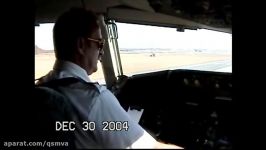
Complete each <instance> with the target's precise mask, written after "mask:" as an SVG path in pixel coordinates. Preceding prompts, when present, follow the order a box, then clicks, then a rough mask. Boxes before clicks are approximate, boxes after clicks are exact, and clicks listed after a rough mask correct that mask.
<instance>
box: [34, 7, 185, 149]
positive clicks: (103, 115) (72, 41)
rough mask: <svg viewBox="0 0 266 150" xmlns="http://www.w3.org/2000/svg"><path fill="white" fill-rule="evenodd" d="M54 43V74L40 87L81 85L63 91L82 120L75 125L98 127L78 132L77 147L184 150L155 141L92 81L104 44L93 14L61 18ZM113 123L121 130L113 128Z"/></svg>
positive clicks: (74, 12)
mask: <svg viewBox="0 0 266 150" xmlns="http://www.w3.org/2000/svg"><path fill="white" fill-rule="evenodd" d="M53 40H54V48H55V57H56V61H55V64H54V67H53V70H52V71H50V72H49V73H48V74H47V75H45V76H43V77H42V78H41V79H40V80H39V81H38V83H37V84H43V83H47V82H49V81H52V80H57V79H63V78H68V77H74V78H77V79H79V80H80V81H82V82H80V83H78V84H71V85H69V86H67V87H64V88H63V89H61V91H62V93H63V94H64V95H65V96H66V97H68V99H69V100H70V103H71V105H72V106H73V107H74V108H75V109H76V110H77V113H78V115H79V116H80V117H79V120H74V121H77V122H78V121H80V122H81V121H90V122H93V123H94V125H95V128H91V129H92V130H88V131H84V130H82V129H76V130H75V134H74V135H75V141H74V143H75V147H77V148H177V149H178V148H181V147H179V146H176V145H172V144H164V143H161V142H158V141H156V140H155V139H154V138H153V137H152V136H151V135H150V134H149V133H147V132H146V131H145V130H144V129H143V128H142V127H141V126H140V125H139V124H138V123H137V122H136V121H134V120H133V119H132V118H131V117H130V116H129V115H128V113H127V112H126V111H125V110H124V109H123V108H122V107H121V105H120V104H119V102H118V100H117V99H116V97H115V96H114V95H113V94H112V93H111V92H110V91H109V90H108V89H107V88H106V87H105V86H101V85H99V84H98V83H94V82H92V81H91V80H90V78H89V75H91V74H93V73H94V72H96V71H97V63H98V60H100V61H101V60H102V56H103V54H104V52H103V47H104V43H105V41H104V39H103V37H102V34H101V29H100V26H99V20H98V17H97V16H96V15H95V14H94V13H93V12H91V11H88V10H85V9H82V8H72V9H70V10H69V11H67V12H65V13H64V14H62V15H61V16H60V17H59V18H58V19H57V21H56V23H55V25H54V28H53ZM77 122H76V123H77ZM111 122H112V123H113V125H121V126H119V128H118V127H117V128H116V127H112V128H111V126H109V125H111V124H110V123H111ZM83 129H84V128H83Z"/></svg>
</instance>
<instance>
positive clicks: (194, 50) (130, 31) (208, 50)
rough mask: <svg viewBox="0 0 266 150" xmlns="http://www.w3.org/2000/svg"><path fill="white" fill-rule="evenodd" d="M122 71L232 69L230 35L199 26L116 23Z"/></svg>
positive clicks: (127, 73)
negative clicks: (190, 28)
mask: <svg viewBox="0 0 266 150" xmlns="http://www.w3.org/2000/svg"><path fill="white" fill-rule="evenodd" d="M117 28H118V45H119V50H120V55H121V62H122V67H123V72H124V74H125V75H132V74H138V73H144V72H153V71H159V70H166V69H191V70H202V71H215V72H229V73H231V72H232V35H231V34H228V33H223V32H217V31H211V30H205V29H199V30H185V32H178V31H177V29H175V28H167V27H156V26H147V25H136V24H126V23H117Z"/></svg>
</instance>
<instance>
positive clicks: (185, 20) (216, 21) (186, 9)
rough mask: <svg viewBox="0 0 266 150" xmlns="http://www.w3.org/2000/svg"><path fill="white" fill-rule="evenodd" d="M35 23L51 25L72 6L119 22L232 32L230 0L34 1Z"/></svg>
mask: <svg viewBox="0 0 266 150" xmlns="http://www.w3.org/2000/svg"><path fill="white" fill-rule="evenodd" d="M35 6H36V14H35V23H36V24H39V23H52V22H55V19H56V18H57V17H58V16H59V15H60V14H61V13H63V12H64V11H66V10H68V9H69V8H71V7H86V8H87V9H90V10H93V11H95V12H97V13H103V14H105V16H106V18H108V19H115V20H116V21H121V22H128V23H139V24H150V25H159V26H169V27H177V28H178V27H182V28H184V29H186V28H188V29H197V28H203V29H210V30H217V31H222V32H227V33H231V29H232V5H231V0H35Z"/></svg>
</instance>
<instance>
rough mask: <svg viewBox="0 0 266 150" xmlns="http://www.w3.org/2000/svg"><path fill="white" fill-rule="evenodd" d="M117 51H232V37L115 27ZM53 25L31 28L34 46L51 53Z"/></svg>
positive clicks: (216, 34)
mask: <svg viewBox="0 0 266 150" xmlns="http://www.w3.org/2000/svg"><path fill="white" fill-rule="evenodd" d="M116 24H117V28H118V45H119V47H120V48H130V49H131V48H169V49H191V48H192V49H193V48H200V49H216V50H229V51H232V34H228V33H223V32H216V31H211V30H205V29H200V30H196V31H195V30H185V32H177V31H176V29H175V28H165V27H155V26H145V25H135V24H125V23H116ZM53 25H54V24H41V25H40V26H38V27H35V45H37V46H38V47H40V48H42V49H45V50H53V49H54V48H53V36H52V35H53V34H52V33H53V32H52V29H53Z"/></svg>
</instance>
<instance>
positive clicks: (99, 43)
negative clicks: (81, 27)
mask: <svg viewBox="0 0 266 150" xmlns="http://www.w3.org/2000/svg"><path fill="white" fill-rule="evenodd" d="M87 39H88V40H90V41H93V42H97V43H98V48H99V51H101V50H103V46H104V43H105V40H104V39H101V40H97V39H92V38H87Z"/></svg>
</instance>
